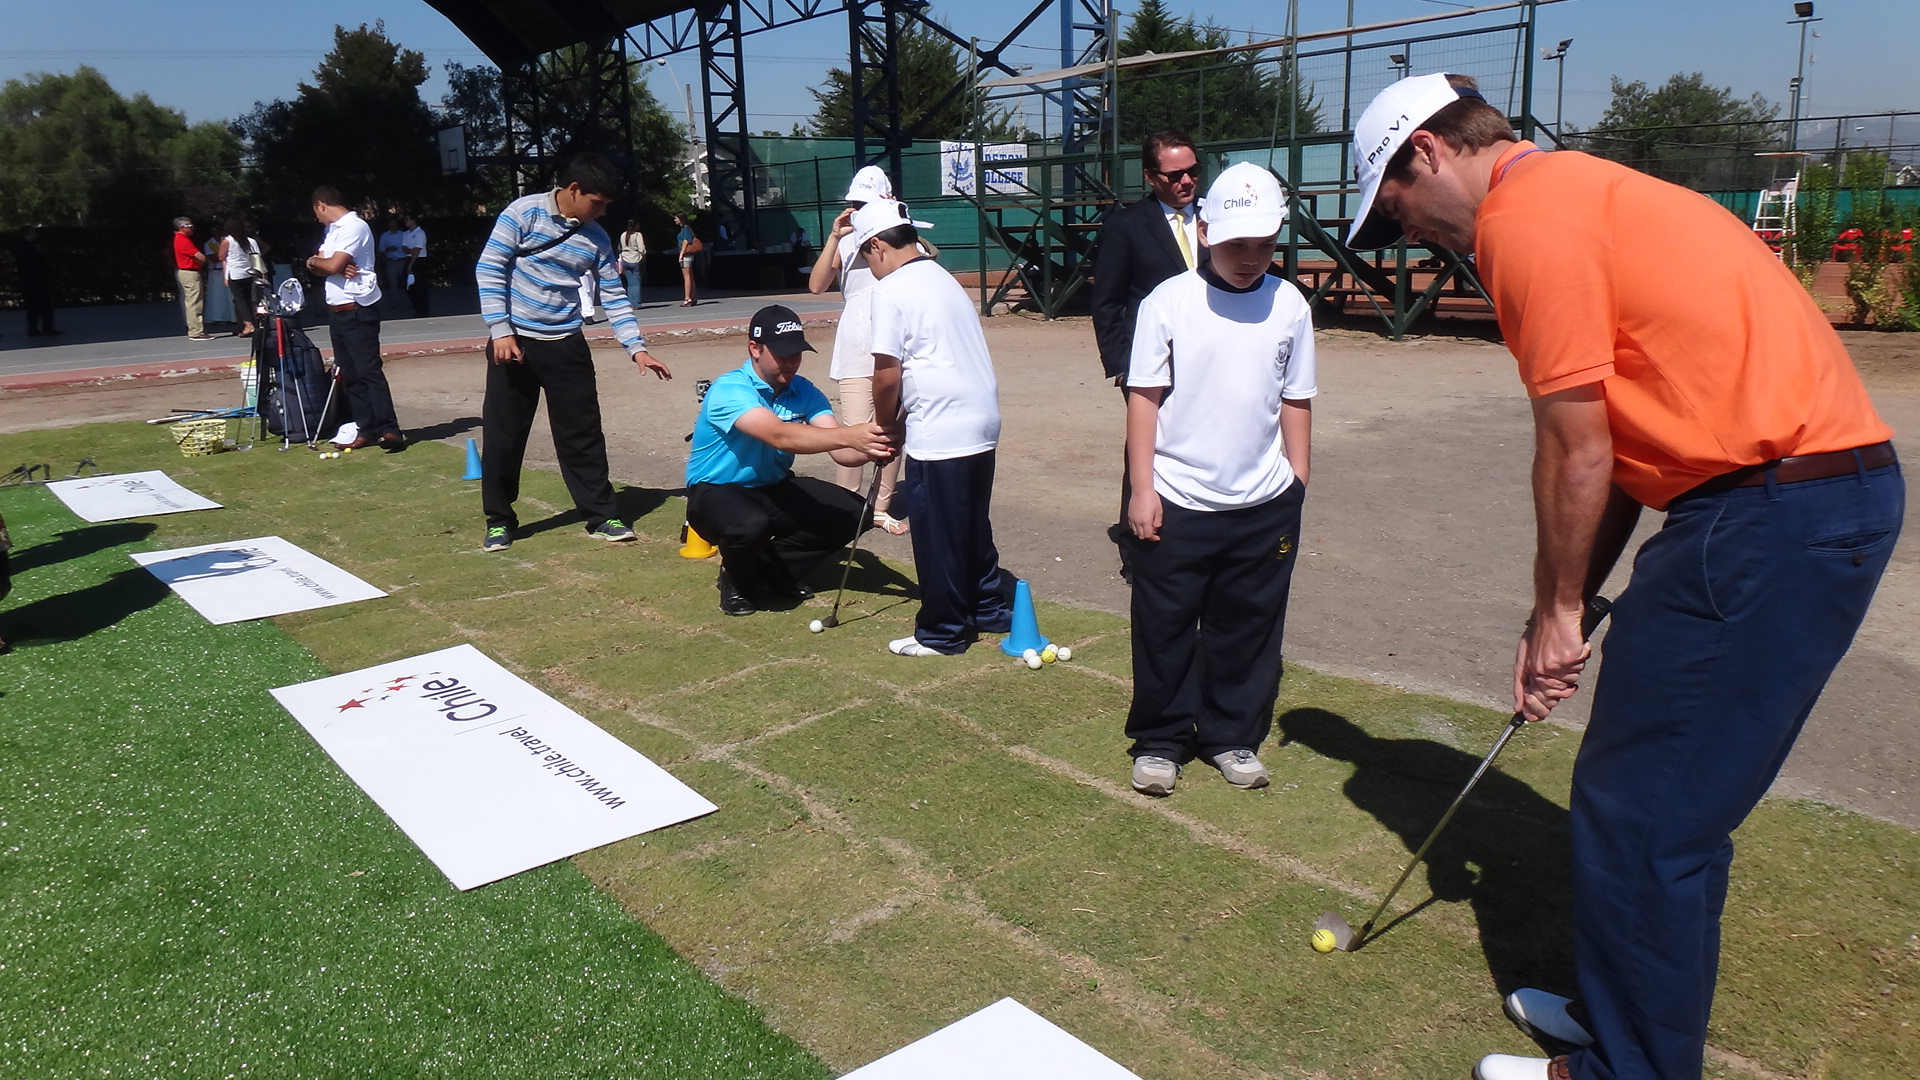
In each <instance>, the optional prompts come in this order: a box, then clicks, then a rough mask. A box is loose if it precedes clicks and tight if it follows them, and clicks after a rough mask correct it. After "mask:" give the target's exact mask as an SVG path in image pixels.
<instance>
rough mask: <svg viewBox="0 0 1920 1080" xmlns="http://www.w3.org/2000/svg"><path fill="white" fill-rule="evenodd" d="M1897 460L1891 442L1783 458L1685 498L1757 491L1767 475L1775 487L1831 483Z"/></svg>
mask: <svg viewBox="0 0 1920 1080" xmlns="http://www.w3.org/2000/svg"><path fill="white" fill-rule="evenodd" d="M1855 455H1858V457H1856V456H1855ZM1899 460H1900V457H1899V455H1898V454H1895V453H1894V452H1893V444H1892V443H1890V442H1883V443H1874V444H1873V445H1872V446H1862V447H1859V448H1857V449H1854V450H1835V451H1834V452H1833V453H1831V454H1807V455H1804V456H1802V457H1784V458H1778V459H1776V460H1773V461H1763V462H1761V463H1760V464H1758V465H1748V466H1746V467H1744V468H1739V469H1735V470H1733V471H1732V472H1730V473H1725V474H1723V475H1720V476H1716V477H1714V478H1713V479H1711V480H1709V481H1707V482H1706V483H1704V484H1701V485H1700V486H1699V487H1696V488H1694V489H1693V490H1691V491H1689V492H1687V494H1688V495H1706V494H1710V493H1712V492H1715V491H1726V490H1728V489H1730V488H1740V487H1760V486H1761V485H1763V484H1765V483H1766V482H1767V477H1768V476H1769V475H1771V476H1772V477H1773V482H1774V483H1776V484H1798V483H1801V482H1802V481H1806V480H1830V479H1832V478H1833V477H1836V476H1846V475H1847V474H1849V473H1852V472H1856V471H1858V470H1861V469H1884V468H1886V467H1887V466H1888V465H1892V464H1893V463H1895V462H1897V461H1899ZM1684 497H1685V496H1682V498H1684Z"/></svg>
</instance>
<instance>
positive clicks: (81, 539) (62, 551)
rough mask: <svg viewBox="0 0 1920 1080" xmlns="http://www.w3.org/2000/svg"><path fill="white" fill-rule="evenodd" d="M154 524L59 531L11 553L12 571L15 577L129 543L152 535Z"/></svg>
mask: <svg viewBox="0 0 1920 1080" xmlns="http://www.w3.org/2000/svg"><path fill="white" fill-rule="evenodd" d="M153 531H154V527H153V525H152V524H151V523H150V522H145V521H114V522H108V523H107V524H104V525H88V526H86V527H85V528H81V529H68V530H66V531H65V532H62V533H58V534H57V535H56V538H55V539H52V540H46V541H42V542H41V543H38V544H35V545H33V546H32V547H30V548H21V549H18V550H16V551H15V552H14V553H13V574H14V576H15V577H18V576H20V575H21V574H24V573H26V572H27V571H29V570H37V569H39V568H40V567H43V566H58V565H59V564H61V563H63V562H69V561H71V560H74V559H82V558H85V557H87V556H88V555H92V554H95V553H96V552H101V551H105V550H107V549H108V548H116V547H120V546H121V545H123V544H132V543H136V542H138V541H141V540H145V539H146V538H147V537H149V536H152V535H153Z"/></svg>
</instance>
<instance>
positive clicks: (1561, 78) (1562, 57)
mask: <svg viewBox="0 0 1920 1080" xmlns="http://www.w3.org/2000/svg"><path fill="white" fill-rule="evenodd" d="M1572 44H1573V39H1572V38H1567V39H1566V40H1564V41H1562V42H1561V43H1560V47H1559V48H1557V49H1555V50H1553V51H1552V52H1547V53H1543V54H1542V55H1541V57H1540V59H1542V60H1552V61H1554V62H1555V67H1554V69H1553V70H1554V79H1553V138H1554V141H1556V142H1558V143H1559V144H1560V145H1562V146H1565V145H1566V143H1567V136H1566V132H1565V130H1564V129H1563V128H1562V127H1561V122H1560V117H1561V113H1562V109H1563V108H1564V107H1565V105H1566V100H1567V46H1569V45H1572Z"/></svg>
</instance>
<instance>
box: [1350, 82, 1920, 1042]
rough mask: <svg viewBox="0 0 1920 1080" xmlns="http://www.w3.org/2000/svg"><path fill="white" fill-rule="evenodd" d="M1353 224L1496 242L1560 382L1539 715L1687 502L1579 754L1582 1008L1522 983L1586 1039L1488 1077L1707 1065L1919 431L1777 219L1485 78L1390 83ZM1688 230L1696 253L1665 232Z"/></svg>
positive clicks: (1549, 445)
mask: <svg viewBox="0 0 1920 1080" xmlns="http://www.w3.org/2000/svg"><path fill="white" fill-rule="evenodd" d="M1354 151H1355V161H1356V163H1357V166H1358V171H1359V175H1360V182H1361V188H1362V196H1361V206H1360V212H1359V214H1358V216H1357V217H1356V219H1355V222H1354V227H1353V231H1352V233H1351V234H1350V235H1349V237H1348V243H1349V245H1351V246H1352V247H1354V248H1356V249H1361V250H1366V249H1373V248H1379V247H1384V246H1386V245H1388V244H1392V243H1395V242H1397V241H1398V240H1399V238H1400V237H1401V235H1402V234H1403V233H1404V235H1405V236H1406V237H1407V239H1408V241H1409V242H1411V243H1429V244H1440V245H1445V246H1446V247H1449V248H1452V249H1453V250H1455V251H1459V252H1471V253H1472V254H1473V255H1474V257H1475V260H1476V264H1477V266H1478V269H1479V273H1480V276H1481V280H1482V282H1483V283H1484V284H1485V285H1486V288H1487V292H1488V295H1489V296H1490V297H1491V298H1492V299H1493V305H1494V310H1495V312H1496V314H1497V315H1498V316H1499V320H1500V329H1501V331H1502V333H1503V334H1504V335H1505V336H1506V339H1507V345H1508V348H1509V349H1511V350H1512V352H1513V354H1514V357H1515V358H1516V359H1517V360H1518V361H1519V366H1520V378H1521V381H1522V382H1523V383H1524V384H1525V385H1526V387H1527V393H1528V395H1529V396H1530V397H1531V398H1532V400H1533V412H1534V425H1535V433H1536V439H1535V451H1534V464H1533V490H1534V506H1535V517H1536V521H1537V526H1538V552H1537V555H1536V557H1535V560H1534V602H1533V613H1532V616H1531V618H1530V619H1529V620H1528V623H1527V629H1526V632H1525V634H1524V635H1523V636H1522V637H1521V639H1520V645H1519V649H1518V652H1517V657H1516V661H1515V664H1514V675H1513V686H1514V689H1513V693H1514V708H1515V709H1516V710H1518V711H1521V712H1524V713H1525V714H1526V715H1527V717H1528V718H1529V719H1532V720H1539V719H1542V718H1544V717H1545V716H1546V715H1547V714H1548V712H1550V711H1551V710H1552V709H1553V707H1554V706H1555V705H1557V704H1559V703H1560V702H1561V701H1564V700H1566V699H1567V698H1568V697H1570V696H1571V695H1572V694H1573V693H1574V691H1575V690H1576V689H1577V688H1578V687H1579V685H1580V682H1581V677H1582V674H1583V670H1584V668H1585V666H1586V661H1587V656H1588V649H1587V646H1586V644H1585V643H1584V642H1583V641H1582V639H1581V634H1580V615H1581V611H1582V608H1583V606H1584V604H1585V601H1586V599H1587V598H1588V597H1590V596H1592V595H1593V594H1594V593H1595V592H1597V591H1598V590H1599V588H1600V586H1601V584H1602V583H1603V582H1604V581H1605V580H1606V577H1607V574H1608V573H1609V572H1610V571H1611V570H1612V568H1613V565H1614V563H1615V561H1616V560H1617V559H1618V558H1619V555H1620V552H1621V550H1622V549H1623V548H1624V547H1625V545H1626V542H1627V540H1628V538H1629V536H1630V535H1631V533H1632V531H1633V527H1634V524H1635V522H1636V521H1637V520H1638V517H1639V513H1640V508H1641V507H1642V506H1647V507H1652V508H1653V509H1655V510H1664V511H1666V514H1667V517H1666V522H1665V524H1664V525H1663V526H1662V528H1661V529H1660V531H1659V532H1658V533H1657V534H1655V535H1654V537H1653V538H1651V539H1650V540H1648V541H1647V543H1646V544H1645V545H1644V546H1643V547H1642V548H1641V550H1640V553H1639V555H1638V556H1637V557H1636V559H1635V562H1634V569H1633V577H1632V580H1631V582H1630V583H1629V585H1628V587H1627V590H1626V591H1625V592H1624V593H1622V594H1621V596H1620V598H1619V600H1618V602H1617V603H1616V605H1615V607H1614V611H1613V626H1612V629H1611V630H1610V631H1609V632H1608V635H1607V640H1606V663H1605V665H1604V666H1603V667H1602V669H1601V672H1600V676H1599V678H1598V679H1597V687H1596V690H1595V694H1594V702H1593V719H1592V721H1591V722H1590V724H1589V725H1588V728H1587V732H1586V735H1585V737H1584V739H1583V740H1582V742H1581V746H1580V753H1579V757H1578V759H1577V760H1576V762H1575V764H1574V773H1573V791H1572V817H1571V824H1572V837H1573V864H1574V867H1573V870H1574V898H1573V905H1574V945H1575V954H1576V959H1577V962H1578V967H1579V970H1578V972H1577V975H1578V982H1579V987H1580V992H1581V996H1582V1002H1581V1003H1580V1004H1581V1005H1583V1006H1584V1010H1581V1009H1577V1008H1576V1009H1575V1010H1574V1011H1573V1012H1572V1014H1571V1015H1570V1014H1569V1011H1568V1006H1569V1002H1568V1001H1567V999H1564V998H1559V997H1556V996H1553V995H1548V994H1544V993H1541V992H1538V991H1518V992H1516V993H1515V994H1513V995H1511V996H1509V998H1508V1002H1507V1007H1508V1011H1509V1012H1510V1013H1511V1014H1513V1016H1514V1018H1515V1019H1516V1020H1517V1021H1519V1022H1520V1023H1521V1024H1522V1026H1523V1027H1527V1028H1529V1029H1531V1030H1536V1031H1541V1032H1545V1033H1547V1034H1550V1035H1554V1036H1556V1037H1558V1038H1560V1039H1561V1040H1563V1041H1566V1042H1569V1043H1572V1044H1574V1045H1576V1046H1577V1047H1579V1049H1577V1050H1576V1051H1575V1052H1574V1053H1572V1054H1571V1055H1569V1056H1567V1057H1560V1058H1553V1059H1551V1060H1549V1059H1546V1058H1531V1057H1514V1056H1509V1055H1505V1054H1493V1055H1489V1056H1488V1057H1486V1058H1485V1059H1483V1060H1482V1061H1481V1062H1480V1063H1479V1064H1478V1065H1477V1066H1476V1067H1475V1070H1474V1072H1475V1075H1476V1076H1478V1077H1479V1078H1480V1080H1564V1078H1567V1077H1572V1078H1574V1080H1641V1078H1658V1080H1693V1078H1697V1077H1699V1076H1700V1075H1701V1069H1702V1058H1703V1055H1704V1051H1705V1045H1706V1029H1707V1017H1708V1013H1709V1011H1710V1009H1711V1007H1712V1003H1713V988H1714V979H1715V976H1716V973H1717V971H1718V967H1719V935H1720V911H1721V908H1722V906H1723V905H1724V903H1725V901H1726V892H1727V871H1728V867H1729V865H1730V864H1731V862H1732V859H1733V844H1732V841H1731V840H1730V839H1729V836H1730V834H1731V833H1732V832H1733V830H1734V829H1735V828H1736V827H1737V826H1738V825H1739V824H1740V822H1741V821H1742V820H1743V819H1744V818H1745V817H1746V815H1747V813H1748V812H1749V811H1751V810H1752V809H1753V807H1754V805H1755V804H1756V803H1758V802H1759V800H1760V797H1761V796H1762V795H1763V794H1765V792H1766V790H1767V787H1768V785H1769V784H1771V783H1772V781H1773V778H1774V776H1775V774H1776V773H1778V772H1779V769H1780V766H1781V763H1782V762H1784V761H1785V760H1786V756H1787V752H1788V751H1789V750H1790V749H1791V748H1792V746H1793V741H1794V739H1795V738H1796V737H1797V736H1798V735H1799V732H1800V727H1801V725H1802V724H1803V723H1804V722H1805V721H1806V718H1807V714H1808V713H1809V712H1811V711H1812V708H1813V703H1814V701H1815V699H1817V698H1818V697H1819V695H1820V691H1821V689H1822V688H1823V687H1824V686H1825V685H1826V681H1827V678H1828V677H1829V676H1830V675H1831V674H1832V673H1833V669H1834V665H1836V664H1837V663H1839V660H1840V657H1841V655H1842V654H1844V653H1845V652H1846V651H1847V647H1848V645H1849V644H1850V643H1851V642H1852V640H1853V635H1854V632H1855V631H1856V630H1857V629H1858V628H1859V626H1860V621H1861V619H1862V618H1864V617H1865V615H1866V611H1867V605H1868V603H1869V602H1870V601H1871V600H1872V598H1873V593H1874V589H1875V588H1876V586H1877V585H1878V584H1879V580H1880V575H1881V572H1882V571H1883V570H1884V569H1885V568H1886V565H1887V560H1888V557H1889V555H1890V554H1891V552H1892V549H1893V545H1894V541H1895V539H1896V538H1897V537H1898V535H1899V532H1900V523H1901V518H1902V516H1903V513H1904V508H1905V498H1906V487H1905V482H1904V480H1903V479H1902V477H1901V473H1900V467H1899V464H1898V462H1897V460H1896V459H1895V456H1894V452H1893V446H1892V444H1891V443H1890V442H1889V441H1888V440H1889V439H1890V437H1891V435H1892V431H1891V430H1890V429H1889V428H1888V427H1887V425H1886V424H1885V423H1883V422H1882V421H1881V420H1880V418H1879V416H1878V415H1877V414H1876V413H1875V412H1874V408H1873V404H1872V402H1871V401H1869V400H1868V398H1867V394H1866V390H1865V388H1864V387H1863V386H1862V385H1861V383H1860V379H1859V376H1858V375H1857V374H1856V373H1855V371H1854V368H1853V364H1852V362H1851V361H1850V360H1849V359H1848V357H1847V353H1846V350H1845V348H1844V346H1842V344H1841V343H1840V339H1839V338H1838V336H1837V335H1835V334H1834V332H1833V330H1832V328H1831V327H1830V326H1829V325H1828V323H1827V320H1826V317H1825V316H1824V315H1822V314H1821V312H1820V311H1819V309H1818V308H1817V307H1816V306H1815V305H1814V303H1813V301H1812V299H1811V298H1810V297H1809V296H1808V295H1807V294H1806V292H1805V290H1803V289H1802V288H1801V287H1800V285H1799V283H1798V282H1797V281H1795V280H1794V278H1793V275H1792V274H1791V273H1790V272H1789V271H1788V270H1787V269H1786V268H1785V267H1784V266H1782V265H1781V264H1780V261H1779V259H1777V258H1776V257H1775V256H1774V255H1773V253H1772V251H1770V250H1769V249H1768V248H1767V246H1766V245H1765V244H1764V243H1763V242H1762V241H1760V240H1759V239H1758V238H1757V237H1755V236H1754V235H1753V232H1752V230H1751V229H1749V228H1748V227H1747V226H1745V225H1744V224H1742V223H1741V222H1739V221H1737V220H1736V219H1735V218H1734V217H1733V216H1732V215H1731V214H1729V213H1728V212H1727V211H1726V210H1724V209H1722V208H1721V207H1719V206H1718V205H1717V204H1715V203H1713V202H1711V201H1709V200H1708V199H1706V198H1705V197H1704V196H1701V195H1698V194H1695V193H1693V192H1690V191H1687V190H1685V189H1683V188H1679V187H1676V186H1674V185H1672V184H1668V183H1665V182H1663V181H1660V180H1655V179H1653V178H1652V177H1650V176H1647V175H1645V174H1643V173H1639V172H1635V171H1633V170H1631V169H1628V168H1626V167H1625V166H1622V165H1617V164H1614V163H1611V162H1608V161H1603V160H1601V159H1598V158H1594V157H1590V156H1587V155H1585V154H1579V153H1574V152H1571V151H1561V152H1558V153H1551V154H1549V153H1545V152H1542V151H1541V150H1540V149H1539V148H1538V147H1535V146H1534V145H1533V144H1531V143H1527V142H1518V141H1515V139H1514V137H1513V133H1512V130H1511V128H1510V127H1509V125H1508V122H1507V118H1506V116H1505V115H1504V114H1502V113H1501V112H1499V111H1498V110H1496V109H1494V108H1492V107H1490V106H1489V105H1488V104H1487V103H1486V102H1485V101H1484V100H1483V99H1482V98H1481V97H1480V94H1479V92H1478V91H1477V90H1475V89H1474V87H1473V81H1472V80H1471V79H1467V78H1464V77H1462V76H1448V75H1423V76H1418V77H1415V78H1409V79H1404V80H1401V81H1400V82H1398V83H1395V84H1394V85H1393V86H1390V87H1388V88H1387V89H1386V90H1384V91H1382V92H1381V94H1380V96H1379V97H1377V98H1375V99H1374V101H1373V103H1372V104H1371V105H1369V106H1368V108H1367V111H1366V113H1365V114H1364V115H1362V116H1361V118H1360V121H1359V122H1358V123H1357V124H1356V125H1355V126H1354ZM1672 236H1686V237H1688V238H1689V255H1690V258H1689V259H1687V260H1686V262H1685V263H1683V264H1675V263H1673V262H1672V261H1671V259H1670V258H1669V255H1668V248H1667V244H1666V241H1665V238H1667V237H1672Z"/></svg>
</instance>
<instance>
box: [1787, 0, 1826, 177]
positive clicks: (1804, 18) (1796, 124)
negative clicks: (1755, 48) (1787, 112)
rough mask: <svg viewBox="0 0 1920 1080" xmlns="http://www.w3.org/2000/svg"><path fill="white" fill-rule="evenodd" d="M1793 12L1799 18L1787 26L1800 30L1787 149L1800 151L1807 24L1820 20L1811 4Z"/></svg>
mask: <svg viewBox="0 0 1920 1080" xmlns="http://www.w3.org/2000/svg"><path fill="white" fill-rule="evenodd" d="M1793 10H1794V13H1795V14H1796V15H1799V16H1800V17H1799V18H1797V19H1788V20H1787V25H1788V26H1798V27H1799V28H1800V60H1799V63H1797V64H1796V65H1795V66H1794V69H1793V111H1792V119H1790V120H1789V121H1788V132H1789V134H1788V136H1787V149H1789V150H1798V149H1800V99H1801V97H1803V96H1804V95H1805V93H1806V86H1807V24H1808V23H1817V22H1821V21H1822V20H1820V19H1817V18H1815V17H1814V15H1813V5H1812V4H1795V5H1794V6H1793ZM1803 12H1804V14H1802V13H1803Z"/></svg>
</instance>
